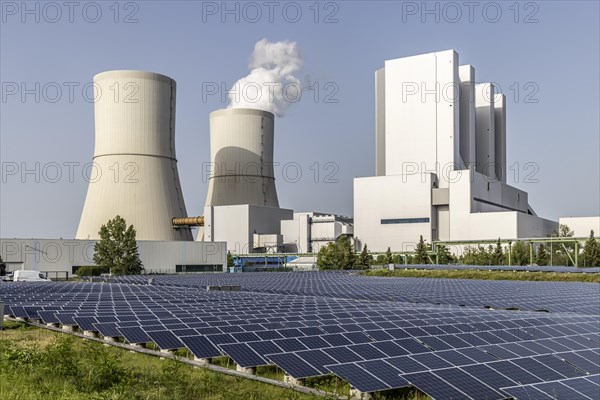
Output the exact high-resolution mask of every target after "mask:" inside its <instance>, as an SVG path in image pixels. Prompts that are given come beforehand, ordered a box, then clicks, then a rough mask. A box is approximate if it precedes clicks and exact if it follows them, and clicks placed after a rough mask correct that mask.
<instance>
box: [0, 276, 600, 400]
mask: <svg viewBox="0 0 600 400" xmlns="http://www.w3.org/2000/svg"><path fill="white" fill-rule="evenodd" d="M119 280H120V281H122V282H127V283H116V284H103V283H63V282H48V283H2V284H0V301H2V302H5V303H6V305H7V307H6V311H5V313H7V314H9V315H12V316H15V317H24V318H32V319H41V320H42V321H43V322H46V323H48V322H52V323H59V324H63V325H77V326H79V327H80V328H81V329H82V330H86V331H96V332H99V333H100V334H102V335H103V336H107V337H123V338H125V340H127V341H128V342H130V343H148V342H153V343H155V344H156V345H157V346H158V347H160V348H161V349H179V348H187V349H189V350H190V352H191V353H192V354H194V355H195V356H196V357H199V358H211V357H218V356H221V355H227V356H229V357H230V358H231V359H233V361H235V362H236V363H237V364H239V365H240V366H242V367H255V366H260V365H270V364H273V365H277V366H278V367H280V368H281V369H283V370H284V371H285V372H286V373H287V374H289V375H290V376H292V377H294V378H297V379H301V378H307V377H313V376H322V375H327V374H331V373H333V374H335V375H337V376H339V377H341V378H342V379H344V380H346V381H348V382H349V383H350V384H351V385H352V386H354V387H356V388H357V389H359V390H361V391H363V392H373V391H380V390H387V389H393V388H401V387H406V386H411V385H412V386H415V387H417V388H419V389H420V390H422V391H423V392H425V393H427V394H428V395H430V396H432V397H433V398H434V399H446V398H470V399H482V398H487V399H494V398H497V399H502V398H508V397H511V396H512V397H514V398H517V399H521V398H524V399H529V398H542V399H545V398H556V396H554V395H553V394H557V393H560V396H561V397H558V398H568V399H574V398H582V399H588V398H589V399H594V398H597V396H593V394H594V393H600V382H598V376H599V374H600V320H599V316H600V311H599V310H600V285H597V284H586V283H557V282H516V281H515V282H512V281H460V280H456V281H455V280H437V279H395V278H367V277H360V276H352V275H349V274H343V273H256V274H206V275H195V276H157V277H155V279H154V282H155V284H154V285H143V284H142V283H144V282H145V281H146V279H145V278H144V277H122V278H120V279H119ZM133 283H137V284H133ZM207 285H240V286H242V289H243V290H244V291H242V292H228V291H206V290H205V289H204V287H205V286H207ZM415 300H418V302H417V301H415ZM417 303H418V304H417ZM436 303H439V304H436ZM460 303H463V304H464V303H468V304H465V306H464V307H459V306H458V304H460ZM536 304H541V305H542V306H541V307H540V306H539V305H536ZM515 305H518V306H519V307H515V308H519V309H520V310H521V311H510V310H502V309H499V308H511V307H514V306H515ZM484 306H493V308H496V309H494V310H488V309H486V308H484ZM542 308H543V309H547V311H549V312H544V313H542V312H536V311H531V310H536V309H542ZM544 396H545V397H544Z"/></svg>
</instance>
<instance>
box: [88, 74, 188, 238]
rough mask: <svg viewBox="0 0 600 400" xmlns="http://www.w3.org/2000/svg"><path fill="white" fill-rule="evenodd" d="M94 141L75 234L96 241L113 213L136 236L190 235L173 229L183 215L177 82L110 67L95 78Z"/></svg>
mask: <svg viewBox="0 0 600 400" xmlns="http://www.w3.org/2000/svg"><path fill="white" fill-rule="evenodd" d="M94 90H95V94H94V98H95V99H96V101H95V103H94V119H95V130H96V143H95V147H94V157H93V169H92V171H91V173H90V175H91V178H90V182H89V185H88V192H87V197H86V199H85V205H84V207H83V212H82V214H81V220H80V222H79V228H78V229H77V235H76V238H77V239H85V240H93V239H98V231H99V230H100V227H101V226H102V225H103V224H105V223H106V222H107V221H108V220H109V219H112V218H114V217H115V216H116V215H120V216H121V217H123V218H124V219H125V220H126V222H127V224H129V225H133V226H134V227H135V229H136V231H137V238H138V239H139V240H163V241H169V240H187V241H191V240H193V237H192V233H191V230H190V229H185V228H184V229H173V227H172V225H171V220H172V218H174V217H186V216H187V212H186V209H185V203H184V201H183V194H182V191H181V184H180V182H179V173H178V171H177V158H176V155H175V103H176V84H175V81H174V80H173V79H171V78H169V77H167V76H164V75H160V74H156V73H152V72H142V71H107V72H103V73H100V74H98V75H96V76H95V77H94Z"/></svg>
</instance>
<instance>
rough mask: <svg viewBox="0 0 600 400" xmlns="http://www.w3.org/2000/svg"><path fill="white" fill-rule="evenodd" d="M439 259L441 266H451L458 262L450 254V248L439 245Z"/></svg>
mask: <svg viewBox="0 0 600 400" xmlns="http://www.w3.org/2000/svg"><path fill="white" fill-rule="evenodd" d="M437 258H438V262H439V263H440V264H451V263H454V262H456V258H455V257H454V256H453V255H452V253H450V250H449V249H448V246H445V245H443V244H438V245H437Z"/></svg>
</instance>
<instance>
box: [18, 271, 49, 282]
mask: <svg viewBox="0 0 600 400" xmlns="http://www.w3.org/2000/svg"><path fill="white" fill-rule="evenodd" d="M49 280H50V279H48V278H46V277H45V276H44V275H42V274H40V271H31V270H24V269H19V270H16V271H15V272H13V281H14V282H37V281H40V282H41V281H49Z"/></svg>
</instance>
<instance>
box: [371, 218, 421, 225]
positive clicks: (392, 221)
mask: <svg viewBox="0 0 600 400" xmlns="http://www.w3.org/2000/svg"><path fill="white" fill-rule="evenodd" d="M428 222H429V218H393V219H382V220H381V224H382V225H391V224H426V223H428Z"/></svg>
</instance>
